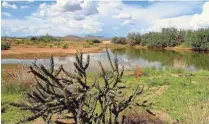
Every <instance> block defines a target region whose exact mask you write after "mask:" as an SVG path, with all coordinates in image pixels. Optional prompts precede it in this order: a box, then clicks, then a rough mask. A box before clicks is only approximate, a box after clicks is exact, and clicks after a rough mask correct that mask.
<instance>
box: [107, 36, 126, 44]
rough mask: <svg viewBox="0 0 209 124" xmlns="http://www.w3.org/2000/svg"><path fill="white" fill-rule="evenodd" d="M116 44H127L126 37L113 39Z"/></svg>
mask: <svg viewBox="0 0 209 124" xmlns="http://www.w3.org/2000/svg"><path fill="white" fill-rule="evenodd" d="M111 42H112V43H114V44H126V43H127V42H126V38H125V37H113V38H112V40H111Z"/></svg>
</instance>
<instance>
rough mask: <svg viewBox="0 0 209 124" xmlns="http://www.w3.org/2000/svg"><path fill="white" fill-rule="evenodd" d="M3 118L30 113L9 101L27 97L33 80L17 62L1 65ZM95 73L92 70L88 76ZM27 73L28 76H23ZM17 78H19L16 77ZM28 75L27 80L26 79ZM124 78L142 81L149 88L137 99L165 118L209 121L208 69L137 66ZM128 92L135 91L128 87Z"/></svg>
mask: <svg viewBox="0 0 209 124" xmlns="http://www.w3.org/2000/svg"><path fill="white" fill-rule="evenodd" d="M2 68H3V70H2V72H3V75H2V110H3V112H2V120H3V121H4V122H5V123H14V122H17V120H19V119H21V118H24V116H26V117H27V115H29V114H30V113H27V112H24V113H23V112H22V111H20V110H18V109H17V108H14V107H11V106H9V105H8V103H9V102H21V101H24V99H25V98H24V93H25V92H26V91H28V90H29V89H30V88H29V87H30V86H31V85H32V83H28V82H33V80H32V77H30V75H20V74H19V73H20V71H22V72H25V71H26V69H25V68H24V67H22V66H18V67H17V68H16V69H18V70H19V71H15V67H13V70H11V69H9V71H8V69H7V67H6V66H2ZM4 72H9V73H10V74H11V73H14V72H16V73H15V74H16V76H12V77H11V75H8V74H7V73H4ZM94 76H95V75H94V74H93V73H89V80H91V79H93V78H92V77H94ZM21 77H27V78H21ZM17 79H18V80H17ZM26 79H27V80H26ZM124 80H125V81H126V85H127V86H130V87H134V86H137V85H138V84H142V85H144V86H145V87H146V92H145V94H143V96H142V97H139V98H138V99H136V102H137V100H138V101H139V100H140V99H143V100H147V101H148V102H149V103H152V107H151V108H150V110H151V111H153V112H154V113H155V114H156V117H157V118H160V119H161V120H163V121H164V122H167V123H173V122H181V123H183V124H197V123H202V124H207V123H209V118H208V117H209V104H208V103H209V96H208V94H209V85H208V83H209V72H208V71H203V70H200V71H198V72H195V73H192V74H191V73H190V72H186V71H183V70H181V69H166V68H165V69H155V68H145V69H142V68H139V67H137V68H135V69H134V70H133V71H132V70H130V71H129V70H127V71H126V72H125V76H124ZM127 91H128V92H127V95H128V94H129V93H131V92H132V90H131V88H130V89H127ZM138 111H139V109H138V108H134V109H132V110H127V111H126V112H125V113H126V114H131V113H133V112H136V113H137V112H138Z"/></svg>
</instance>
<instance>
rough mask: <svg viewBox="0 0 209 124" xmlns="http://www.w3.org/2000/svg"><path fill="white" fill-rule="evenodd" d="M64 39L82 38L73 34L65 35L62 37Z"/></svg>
mask: <svg viewBox="0 0 209 124" xmlns="http://www.w3.org/2000/svg"><path fill="white" fill-rule="evenodd" d="M63 39H64V40H83V38H82V37H78V36H74V35H67V36H64V37H63Z"/></svg>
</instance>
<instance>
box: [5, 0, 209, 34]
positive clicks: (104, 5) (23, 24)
mask: <svg viewBox="0 0 209 124" xmlns="http://www.w3.org/2000/svg"><path fill="white" fill-rule="evenodd" d="M169 27H174V28H177V29H192V30H197V29H200V28H207V27H209V1H208V0H207V1H204V0H199V1H183V0H179V1H168V0H167V1H159V0H149V1H136V0H135V1H130V0H129V1H121V0H114V1H113V0H101V1H99V0H56V1H44V0H42V1H34V0H27V1H17V0H13V1H11V0H7V1H1V35H2V36H15V37H24V36H31V35H32V36H39V35H45V34H49V35H53V36H66V35H77V36H86V35H95V36H105V37H113V36H127V34H128V33H129V32H139V33H141V34H144V33H147V32H151V31H161V29H162V28H169Z"/></svg>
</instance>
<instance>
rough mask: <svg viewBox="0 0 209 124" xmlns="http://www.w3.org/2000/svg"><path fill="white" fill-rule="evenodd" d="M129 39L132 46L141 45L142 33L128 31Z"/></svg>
mask: <svg viewBox="0 0 209 124" xmlns="http://www.w3.org/2000/svg"><path fill="white" fill-rule="evenodd" d="M127 41H128V43H129V44H130V45H131V46H134V45H140V43H141V35H140V34H139V33H134V32H133V33H128V36H127Z"/></svg>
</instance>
